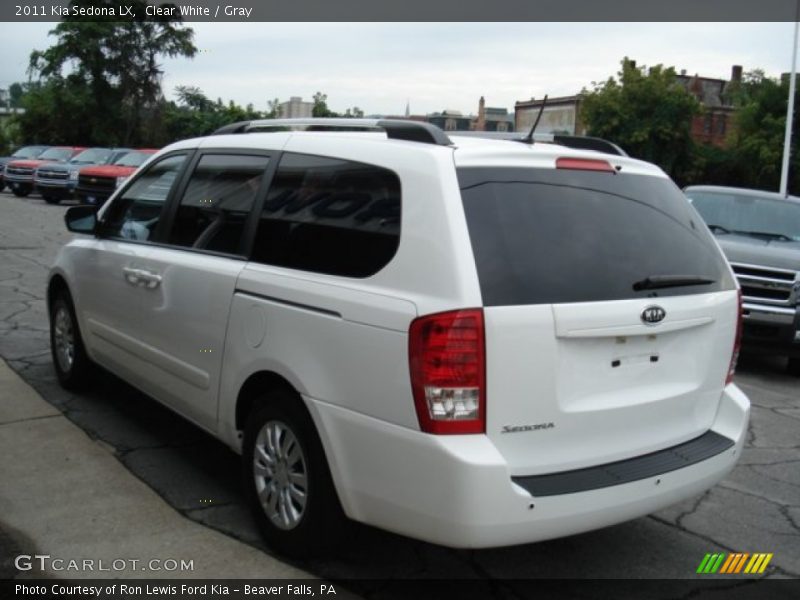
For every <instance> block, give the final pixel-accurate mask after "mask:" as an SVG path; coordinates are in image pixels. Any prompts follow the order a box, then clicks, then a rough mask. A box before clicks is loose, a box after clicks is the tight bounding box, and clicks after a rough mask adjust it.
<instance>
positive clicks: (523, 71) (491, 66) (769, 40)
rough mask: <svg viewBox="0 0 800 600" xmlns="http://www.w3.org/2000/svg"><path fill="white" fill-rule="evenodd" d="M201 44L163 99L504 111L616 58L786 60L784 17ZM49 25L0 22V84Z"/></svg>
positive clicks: (209, 34) (445, 29)
mask: <svg viewBox="0 0 800 600" xmlns="http://www.w3.org/2000/svg"><path fill="white" fill-rule="evenodd" d="M190 26H191V27H192V28H193V29H194V31H195V44H196V45H197V47H198V49H199V50H200V52H199V53H198V55H197V56H196V57H195V58H194V59H192V60H187V59H181V60H165V61H164V62H163V68H164V71H165V75H164V81H163V85H164V90H165V93H166V94H167V96H168V97H172V91H173V90H174V88H175V87H176V86H179V85H194V86H197V87H199V88H201V89H202V90H203V92H204V93H205V94H206V95H208V96H209V97H211V98H213V99H216V98H217V97H222V98H223V99H224V100H225V101H227V100H229V99H232V100H234V101H235V102H237V103H239V104H242V105H244V104H248V103H252V104H253V105H254V106H255V107H256V109H258V110H266V108H267V101H268V100H269V99H272V98H276V97H277V98H280V99H281V100H287V99H288V98H289V96H302V97H303V99H306V100H309V99H310V98H311V96H312V95H313V94H314V92H316V91H318V90H319V91H322V92H324V93H326V94H328V105H329V106H330V108H331V109H333V110H336V111H344V110H345V109H346V108H347V107H352V106H358V107H360V108H362V109H363V110H364V111H365V112H366V113H367V114H372V113H377V114H403V112H404V111H405V106H406V101H409V102H410V105H411V112H412V113H414V114H424V113H428V112H433V111H440V110H443V109H445V108H448V109H454V110H460V111H462V112H464V113H474V112H476V111H477V105H478V98H479V97H480V96H481V95H483V96H485V97H486V104H487V106H497V107H506V108H508V109H509V110H512V111H513V107H514V102H515V101H517V100H524V99H528V98H530V97H532V96H535V97H537V98H539V97H541V96H543V95H544V94H549V95H550V96H551V97H553V96H561V95H571V94H574V93H576V92H578V91H580V90H581V88H583V87H589V86H590V85H591V83H592V82H593V81H602V80H605V79H606V78H608V77H609V76H610V75H613V74H615V73H616V72H617V71H618V69H619V62H620V60H621V59H622V58H623V57H624V56H628V57H630V58H633V59H635V60H636V61H637V63H638V64H640V65H643V64H644V65H655V64H664V65H666V66H674V67H675V68H676V69H677V70H678V71H680V70H681V69H686V71H687V72H688V73H689V74H694V73H699V74H701V75H705V76H708V77H718V78H728V77H729V75H730V70H731V65H733V64H740V65H743V66H744V70H745V71H747V70H750V69H753V68H761V69H764V70H765V71H766V72H767V73H768V74H769V75H772V76H778V75H779V74H780V73H781V72H788V71H789V70H790V67H791V50H792V34H793V24H792V23H229V24H228V23H192V24H191V25H190ZM53 27H54V24H52V23H50V24H48V23H13V24H12V23H0V39H2V46H3V48H2V57H3V58H2V61H0V87H5V88H7V87H8V85H10V84H11V83H13V82H14V81H22V80H25V79H26V77H27V75H26V72H25V71H26V68H27V63H28V57H29V55H30V52H31V51H32V50H34V49H45V48H47V47H48V46H49V45H50V44H51V43H52V41H53V40H54V38H53V37H52V36H51V37H48V35H47V33H48V31H49V30H50V29H52V28H53Z"/></svg>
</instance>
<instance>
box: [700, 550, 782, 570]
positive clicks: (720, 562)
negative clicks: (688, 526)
mask: <svg viewBox="0 0 800 600" xmlns="http://www.w3.org/2000/svg"><path fill="white" fill-rule="evenodd" d="M772 556H773V555H772V553H771V552H770V553H764V552H756V553H753V554H750V553H749V552H733V553H731V554H726V553H724V552H720V553H717V554H706V555H705V557H703V560H702V561H700V566H698V567H697V573H701V574H703V575H712V574H714V573H719V574H723V573H724V574H738V573H746V574H750V575H757V574H759V573H763V572H764V571H765V569H766V568H767V565H768V564H769V561H771V560H772Z"/></svg>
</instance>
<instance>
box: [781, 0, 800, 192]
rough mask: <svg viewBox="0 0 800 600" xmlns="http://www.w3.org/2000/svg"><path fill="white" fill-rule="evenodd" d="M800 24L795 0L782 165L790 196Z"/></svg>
mask: <svg viewBox="0 0 800 600" xmlns="http://www.w3.org/2000/svg"><path fill="white" fill-rule="evenodd" d="M798 25H800V0H796V2H795V16H794V42H793V43H792V74H791V75H790V78H789V101H788V102H787V106H786V133H785V134H784V138H783V165H781V189H780V194H781V196H784V197H786V196H788V195H789V192H788V185H789V155H790V154H791V151H792V124H793V123H792V122H793V120H794V86H795V82H794V79H795V72H796V66H797V28H798Z"/></svg>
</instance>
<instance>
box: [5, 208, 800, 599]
mask: <svg viewBox="0 0 800 600" xmlns="http://www.w3.org/2000/svg"><path fill="white" fill-rule="evenodd" d="M64 210H65V207H64V206H50V205H47V204H45V203H44V202H43V201H42V200H41V199H39V198H38V197H31V198H27V199H20V198H15V197H13V196H11V195H10V194H8V193H2V194H0V357H1V358H3V359H4V360H5V361H6V362H7V363H8V365H9V366H10V368H11V369H12V370H13V371H14V372H15V373H17V374H18V375H19V376H20V377H21V378H22V379H23V380H24V381H25V382H26V383H27V384H29V385H30V386H32V388H33V389H35V390H36V392H37V393H38V395H41V397H42V398H43V399H44V401H45V403H41V404H38V403H36V402H33V404H36V405H37V406H38V407H39V408H38V409H37V410H43V411H46V416H45V417H41V418H37V417H30V418H29V417H27V416H26V417H24V418H23V420H21V421H13V420H12V421H11V422H10V423H8V424H2V418H0V455H2V454H5V453H6V452H12V454H13V455H14V456H15V459H14V460H20V461H24V452H23V451H22V450H15V449H16V446H17V444H18V443H19V444H22V445H23V446H25V443H27V442H29V441H30V440H34V441H36V440H38V442H37V443H39V444H40V443H44V442H45V441H46V440H47V439H48V436H49V435H50V433H52V434H53V435H62V434H63V432H61V430H60V429H59V430H58V431H55V432H49V430H47V429H41V430H40V433H39V434H36V429H37V428H40V427H41V428H44V427H46V426H47V427H54V426H55V424H56V423H59V424H60V425H59V427H61V428H62V429H63V428H67V426H70V427H71V428H72V429H71V431H72V433H71V434H70V435H71V436H72V437H74V435H73V434H76V432H80V434H81V435H82V436H83V437H82V441H81V443H80V444H79V448H78V450H77V451H76V452H84V451H86V452H88V453H89V455H90V456H91V457H92V460H93V461H97V462H96V463H91V465H90V464H87V465H85V467H84V468H83V471H82V473H83V475H82V476H84V477H85V478H86V479H87V481H88V480H91V479H92V477H93V475H92V474H93V473H96V475H95V476H94V479H96V480H97V481H96V482H95V483H96V484H97V486H98V487H97V488H96V489H94V491H93V492H92V493H89V492H88V491H87V493H84V494H64V495H62V496H60V500H61V502H63V503H66V506H63V507H62V513H61V514H62V516H63V517H64V519H61V520H52V521H48V523H49V525H48V526H47V527H38V526H37V527H32V526H29V525H26V523H28V521H27V519H28V518H33V517H32V515H33V512H31V511H29V512H27V513H26V512H25V510H22V509H20V508H19V506H17V505H24V504H25V503H26V499H27V500H30V504H31V505H35V502H34V500H35V499H36V497H37V496H38V495H40V494H42V493H45V492H44V490H43V488H42V486H41V483H40V482H38V481H37V477H35V476H32V475H31V474H30V473H27V472H26V470H25V469H23V468H13V469H11V470H10V471H9V470H7V468H8V466H9V463H8V461H6V462H5V463H3V462H2V461H0V471H1V472H2V473H3V485H2V487H0V522H2V523H3V526H2V529H5V531H6V532H11V534H9V535H7V536H6V540H11V541H9V542H8V544H9V546H8V547H11V545H12V544H16V546H15V547H18V546H19V544H20V543H22V544H23V545H24V543H25V541H26V539H33V540H34V542H35V544H36V545H37V546H41V547H42V548H46V549H48V550H50V549H52V547H58V548H65V550H64V551H65V552H66V551H67V550H69V551H78V550H79V549H80V548H81V547H82V544H87V546H86V547H91V548H102V549H103V552H107V553H112V554H113V551H114V550H115V549H117V548H118V547H119V546H118V545H117V544H116V538H114V537H113V535H114V530H108V529H93V526H89V527H88V529H87V530H86V532H85V533H84V534H83V535H81V536H79V537H77V538H76V537H75V531H74V530H71V529H70V526H69V523H68V522H69V520H70V519H71V517H72V516H75V517H76V518H77V517H78V516H80V515H82V514H83V513H85V512H86V511H84V510H83V509H82V506H81V504H83V503H87V502H88V503H91V506H93V507H95V509H96V510H103V508H104V503H105V496H104V494H107V493H108V492H107V491H104V490H108V489H109V486H108V485H104V481H103V480H104V478H105V473H106V471H105V470H102V469H107V468H108V469H111V470H112V471H114V473H115V474H114V477H120V478H122V479H125V481H127V483H126V485H130V486H132V488H134V487H135V488H136V489H137V490H138V491H137V493H140V494H142V497H146V498H147V502H148V503H150V504H152V505H153V506H152V510H153V511H155V513H157V514H161V512H163V511H162V509H163V510H165V511H168V512H169V513H170V514H171V515H173V516H174V517H175V519H180V520H182V521H184V522H186V523H187V524H190V525H191V526H192V527H200V529H202V530H204V531H207V532H208V534H209V535H212V534H213V536H217V537H215V538H214V540H216V541H210V538H209V541H208V543H209V544H211V545H210V546H208V547H204V549H203V548H201V549H200V550H198V552H200V553H201V554H202V552H203V551H207V552H212V551H213V552H215V551H216V550H212V549H213V548H216V547H217V544H218V543H219V541H218V540H219V539H224V540H226V541H227V542H230V543H231V544H233V543H235V544H238V545H237V546H236V547H235V549H234V550H231V552H233V554H231V556H235V555H236V552H243V553H244V554H243V556H244V555H247V556H250V555H249V554H247V553H248V552H256V553H257V554H258V555H259V556H263V557H264V559H265V560H269V561H272V562H271V563H270V564H272V565H273V567H274V568H275V569H283V568H285V569H290V571H287V572H294V571H291V569H298V570H299V571H297V572H308V573H310V574H312V575H313V576H316V577H322V578H326V579H327V578H330V579H352V580H357V579H358V580H364V579H371V578H378V579H394V578H397V579H413V578H416V579H419V578H447V579H458V578H468V579H472V580H476V581H478V580H480V581H484V582H493V583H492V589H499V590H501V592H502V591H503V590H505V592H509V593H511V595H512V596H513V585H514V584H513V583H512V581H513V580H520V579H529V578H539V577H556V578H623V579H628V578H632V579H640V578H659V579H664V578H696V577H702V576H698V575H696V573H695V572H696V569H697V566H698V565H699V563H700V561H701V560H702V559H703V557H704V556H705V554H706V553H717V552H770V553H773V554H774V556H773V559H772V561H771V563H770V567H769V568H768V570H767V573H766V575H765V576H766V577H770V578H797V577H800V468H798V467H800V380H798V379H797V378H794V377H791V376H788V375H786V374H785V373H784V372H783V368H784V363H783V361H782V360H781V359H772V358H759V357H747V356H745V357H744V358H743V359H742V361H741V362H740V368H739V370H738V372H737V376H736V383H737V384H738V385H739V386H740V387H741V388H742V389H743V390H744V391H745V392H746V393H747V394H748V395H749V397H750V400H751V402H752V404H753V410H752V421H751V425H750V430H749V436H748V440H747V445H746V449H745V451H744V453H743V456H742V458H741V460H740V462H739V464H738V465H737V467H736V468H735V470H734V471H733V473H731V475H730V476H729V477H728V478H726V479H725V480H724V481H723V482H722V483H721V484H719V485H717V486H715V487H714V488H712V489H711V490H709V491H708V492H706V493H705V494H703V495H701V496H699V497H697V498H693V499H690V500H688V501H686V502H684V503H682V504H679V505H677V506H674V507H671V508H669V509H667V510H664V511H661V512H659V513H657V514H654V515H651V516H648V517H643V518H640V519H637V520H634V521H631V522H628V523H623V524H621V525H617V526H614V527H609V528H606V529H602V530H599V531H595V532H590V533H586V534H581V535H576V536H571V537H569V538H563V539H559V540H553V541H549V542H542V543H538V544H529V545H524V546H515V547H511V548H501V549H493V550H481V551H463V550H452V549H447V548H442V547H438V546H434V545H431V544H426V543H424V542H418V541H414V540H409V539H406V538H403V537H401V536H397V535H393V534H390V533H386V532H382V531H378V530H375V529H372V528H369V527H364V526H357V527H354V529H353V535H352V538H351V539H350V543H349V544H348V545H347V546H346V547H345V548H344V549H343V550H342V551H341V552H340V553H339V554H337V555H336V556H335V557H329V558H327V559H317V560H312V561H305V562H295V563H292V564H291V565H288V566H285V564H284V561H280V560H277V557H274V556H273V555H272V554H271V552H270V550H269V548H268V547H266V546H265V545H264V543H263V542H262V541H261V539H260V537H259V536H258V533H257V532H256V529H255V526H254V524H253V521H252V519H251V518H250V515H249V514H248V511H247V509H246V507H245V503H244V500H243V494H242V490H241V487H240V482H239V463H238V457H237V456H235V455H234V454H233V453H232V452H231V451H230V450H228V449H227V448H226V447H225V446H224V445H222V444H221V443H219V442H217V441H215V440H213V439H212V438H210V437H208V436H207V435H206V434H204V433H203V432H201V431H200V430H198V429H196V428H195V427H194V426H192V425H191V424H189V423H188V422H186V421H184V420H183V419H181V418H180V417H178V416H176V415H175V414H173V413H172V412H170V411H169V410H167V409H165V408H163V407H162V406H160V405H159V404H157V403H156V402H154V401H153V400H151V399H149V398H147V397H145V396H143V395H142V394H141V393H139V392H138V391H136V390H134V389H133V388H131V387H130V386H128V385H126V384H125V383H124V382H122V381H120V380H119V379H117V378H116V377H114V376H112V375H110V374H107V373H101V374H100V375H99V376H98V380H97V385H96V386H95V388H94V389H93V390H92V391H90V392H86V393H82V394H71V393H69V392H66V391H64V390H62V389H61V388H60V387H59V386H58V384H57V383H56V380H55V376H54V374H53V371H52V365H51V361H50V354H49V342H48V333H47V331H48V323H47V316H46V310H45V303H44V299H43V298H44V294H45V286H46V278H47V270H48V268H49V266H50V264H51V262H52V260H53V257H54V256H55V253H56V251H57V249H58V247H59V246H60V245H61V244H62V243H63V242H65V241H66V240H68V239H69V238H70V235H71V234H69V233H68V232H66V230H65V229H64V226H63V213H64ZM0 368H2V366H1V365H0ZM7 395H8V393H7V392H5V393H4V392H3V391H2V388H0V399H2V400H3V403H0V406H3V405H4V404H5V400H6V398H4V397H2V396H7ZM40 402H41V401H40ZM21 410H22V413H21V414H23V415H27V414H28V413H27V412H25V411H27V410H29V409H28V408H24V409H21ZM2 414H3V413H2V412H0V415H2ZM11 428H17V431H16V433H14V436H16V437H15V438H14V440H12V441H9V440H10V439H11V438H10V436H9V435H8V433H7V432H8V431H11ZM37 435H38V437H37ZM65 435H66V434H65ZM76 443H77V442H76ZM25 447H26V448H27V449H28V450H30V452H31V453H33V454H37V453H39V454H41V453H42V452H44V451H45V449H44V448H47V450H46V451H47V452H51V451H52V452H55V453H56V455H57V456H58V455H59V450H58V449H56V448H53V447H51V446H46V447H42V446H37V444H32V445H31V444H29V445H28V446H25ZM76 447H77V446H76ZM75 456H76V460H77V461H78V462H82V461H81V460H80V459H79V458H78V457H79V456H82V455H80V454H78V455H75ZM31 460H36V461H39V462H36V464H37V467H36V468H37V469H38V468H40V466H42V465H44V464H45V463H46V462H47V461H44V460H39V459H31ZM100 463H102V466H96V465H100ZM112 463H113V464H112ZM95 469H101V470H99V471H95ZM123 475H124V476H125V477H123ZM134 483H135V485H134ZM54 493H55V492H54ZM92 494H95V495H96V496H97V498H95V499H94V500H92V498H93V497H94V496H93V495H92ZM114 497H115V496H114V495H113V494H112V495H111V496H110V497H109V498H110V499H109V500H108V501H109V502H111V501H112V500H113V498H114ZM98 498H99V499H98ZM9 503H11V504H12V505H14V506H15V507H16V509H15V510H11V511H9V510H7V507H8V506H9ZM76 503H80V504H76ZM156 504H160V506H161V508H158V509H157V508H155V505H156ZM23 509H24V506H23ZM20 510H21V512H20ZM148 510H150V509H148ZM151 518H152V517H151V513H149V512H147V511H144V512H141V513H137V512H131V513H125V516H124V517H123V516H120V517H119V518H118V519H117V520H116V521H115V523H116V524H117V525H115V527H116V526H123V525H125V526H127V527H128V528H145V529H148V530H149V528H150V527H151V523H150V520H151ZM120 523H121V524H122V525H119V524H120ZM193 535H195V534H194V533H193ZM197 535H199V534H197ZM201 537H202V536H201ZM3 539H4V537H3V534H0V550H3V548H4V547H6V546H4V542H3ZM198 539H199V538H198ZM13 540H21V542H14V541H13ZM70 540H71V541H70ZM203 543H205V542H203ZM58 544H66V545H65V546H58ZM92 544H94V545H92ZM232 548H233V547H232ZM97 551H98V552H99V551H100V550H97ZM253 560H255V559H253ZM248 564H256V563H255V562H253V563H248ZM1 565H2V561H0V566H1ZM237 572H241V571H237ZM0 574H1V573H0ZM250 576H253V577H260V576H265V575H264V574H263V573H262V572H259V571H257V570H255V571H253V572H252V574H251V575H250ZM503 582H508V583H505V584H504V583H503ZM360 585H361V586H362V587H361V588H360V589H357V591H361V592H363V593H364V595H366V596H370V595H372V594H374V590H373V589H371V588H370V587H369V585H368V584H364V583H362V584H360ZM498 586H499V587H498ZM501 595H502V594H501Z"/></svg>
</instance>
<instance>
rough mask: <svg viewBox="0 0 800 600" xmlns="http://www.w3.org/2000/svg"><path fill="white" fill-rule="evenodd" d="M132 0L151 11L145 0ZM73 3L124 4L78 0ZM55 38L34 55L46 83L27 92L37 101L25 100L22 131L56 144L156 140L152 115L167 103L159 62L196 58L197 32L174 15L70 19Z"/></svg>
mask: <svg viewBox="0 0 800 600" xmlns="http://www.w3.org/2000/svg"><path fill="white" fill-rule="evenodd" d="M128 4H130V5H132V6H133V10H134V12H136V13H137V14H144V12H145V5H146V2H145V1H144V0H132V1H131V2H128ZM71 5H80V6H90V5H91V6H117V3H116V2H115V1H114V0H73V2H71ZM50 35H53V36H55V37H56V42H55V43H54V44H53V45H52V46H50V47H49V48H48V49H47V50H44V51H39V50H36V51H34V52H33V53H32V54H31V58H30V65H29V71H30V74H31V75H32V76H34V77H36V78H37V82H38V84H39V85H38V87H36V88H34V89H32V90H31V91H30V93H29V94H28V95H29V96H32V98H23V99H22V104H23V106H24V107H25V108H26V111H28V112H26V115H25V118H23V119H20V127H21V129H22V134H23V136H24V137H25V138H26V139H29V140H33V139H47V141H48V142H51V143H56V142H57V141H58V142H63V143H95V144H100V143H103V144H118V145H149V144H150V143H152V139H153V134H154V129H153V119H154V118H155V117H156V116H157V115H158V114H159V112H160V110H161V108H162V107H160V106H159V104H160V103H161V102H163V97H162V93H161V77H162V74H163V71H162V69H161V65H160V64H159V60H160V59H161V58H162V57H165V56H166V57H177V56H184V57H188V58H191V57H192V56H194V55H195V53H196V52H197V49H196V48H195V46H194V43H193V41H192V40H193V36H194V32H193V31H192V30H191V29H188V28H185V27H184V26H183V25H182V23H181V22H180V21H179V20H175V19H173V18H161V17H155V18H150V19H148V20H139V21H135V22H122V21H114V20H113V18H97V19H96V20H93V21H84V20H81V19H80V18H78V17H66V18H64V19H63V20H62V21H61V22H60V23H59V24H58V25H56V27H55V29H53V30H52V31H51V32H50ZM65 71H66V73H65ZM61 95H65V96H66V97H65V98H61V97H60V96H61ZM65 111H69V112H65ZM54 115H55V116H54ZM75 122H77V123H75ZM73 136H79V137H73Z"/></svg>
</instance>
